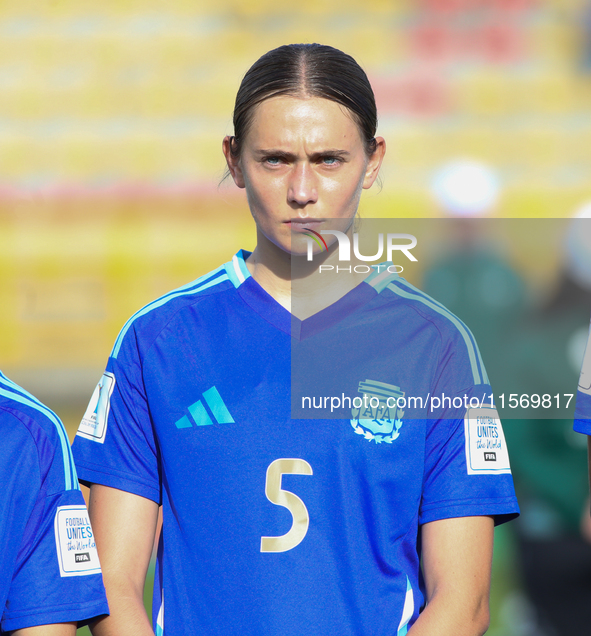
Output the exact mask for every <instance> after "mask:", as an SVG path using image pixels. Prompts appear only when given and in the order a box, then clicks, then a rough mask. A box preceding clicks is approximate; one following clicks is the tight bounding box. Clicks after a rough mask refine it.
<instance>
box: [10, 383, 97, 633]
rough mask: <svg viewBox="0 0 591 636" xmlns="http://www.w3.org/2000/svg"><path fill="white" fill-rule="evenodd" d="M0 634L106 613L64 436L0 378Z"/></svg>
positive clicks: (53, 419)
mask: <svg viewBox="0 0 591 636" xmlns="http://www.w3.org/2000/svg"><path fill="white" fill-rule="evenodd" d="M0 434H1V438H2V444H1V446H0V483H1V484H2V488H1V489H0V510H2V514H1V515H0V602H1V604H2V621H1V624H0V625H1V627H0V632H2V633H4V632H9V631H12V630H15V629H21V628H24V627H34V626H36V625H49V624H53V623H67V622H73V621H83V622H86V621H88V620H89V619H91V618H94V617H97V616H100V615H101V614H108V611H109V610H108V607H107V599H106V597H105V591H104V588H103V582H102V576H101V570H100V564H99V561H98V555H97V551H96V546H95V544H94V540H93V538H92V529H91V527H90V522H89V519H88V512H87V510H86V505H85V504H84V499H83V497H82V493H81V492H80V488H79V486H78V478H77V476H76V469H75V468H74V463H73V460H72V454H71V452H70V444H69V442H68V438H67V436H66V431H65V430H64V427H63V425H62V423H61V422H60V421H59V419H58V418H57V416H56V415H55V414H54V413H52V412H51V411H50V410H49V409H48V408H47V407H45V406H43V405H42V404H41V403H40V402H39V401H38V400H36V399H35V398H34V397H33V396H31V395H30V394H29V393H27V392H26V391H23V389H21V388H20V387H18V386H17V385H16V384H14V383H13V382H11V381H10V380H8V379H7V378H6V377H5V376H4V375H2V373H0Z"/></svg>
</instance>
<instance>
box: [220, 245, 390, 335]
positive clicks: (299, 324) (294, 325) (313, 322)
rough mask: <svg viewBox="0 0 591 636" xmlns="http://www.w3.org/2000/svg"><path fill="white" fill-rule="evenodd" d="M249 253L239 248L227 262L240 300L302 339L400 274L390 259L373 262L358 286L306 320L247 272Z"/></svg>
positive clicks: (345, 313)
mask: <svg viewBox="0 0 591 636" xmlns="http://www.w3.org/2000/svg"><path fill="white" fill-rule="evenodd" d="M250 254H251V252H248V251H246V250H240V251H238V252H237V253H236V254H235V255H234V256H233V257H232V260H231V261H229V262H228V263H226V273H227V274H228V278H229V279H230V280H231V281H232V283H233V284H234V286H235V287H236V288H237V289H238V293H239V294H240V296H242V298H243V300H244V301H245V302H246V303H247V304H248V305H249V306H250V307H251V308H252V309H253V310H254V311H256V313H258V314H259V315H260V316H261V317H262V318H263V319H264V320H266V321H267V322H269V323H271V324H273V325H274V326H275V327H277V328H278V329H280V330H281V331H283V332H285V333H287V334H288V335H290V336H292V337H293V338H296V339H297V340H303V339H304V338H308V337H310V336H312V335H314V334H317V333H320V332H321V331H324V330H325V329H328V328H329V327H332V326H333V325H335V324H336V323H338V322H340V321H341V320H344V319H345V318H346V317H347V316H349V315H351V314H352V313H353V312H355V311H356V310H358V309H360V308H361V307H363V306H364V305H365V304H367V303H368V302H370V301H371V300H372V299H373V298H375V297H376V296H377V295H378V294H380V293H381V292H382V291H383V290H384V289H386V287H387V286H388V285H389V284H390V283H392V282H393V281H394V280H397V279H398V278H399V276H398V274H396V273H393V272H391V271H388V268H389V267H390V266H392V263H390V262H386V263H380V264H378V265H374V266H372V267H373V270H374V271H373V272H372V273H371V274H370V275H369V276H368V277H367V278H366V279H365V280H364V281H363V282H362V283H360V284H359V285H357V287H355V288H354V289H352V290H351V291H350V292H348V293H347V294H345V295H344V296H343V297H342V298H339V300H337V301H336V302H335V303H333V304H332V305H330V306H329V307H326V308H325V309H323V310H322V311H319V312H318V313H317V314H314V315H313V316H310V317H309V318H306V319H305V320H300V319H299V318H296V317H295V316H292V314H290V313H289V312H288V311H287V310H286V309H285V308H284V307H282V306H281V305H280V304H279V303H278V302H277V301H276V300H275V299H274V298H273V297H272V296H271V295H270V294H269V293H267V292H266V291H265V290H264V289H263V288H262V287H261V286H260V285H259V284H258V283H257V282H256V281H255V280H254V278H253V277H252V276H251V275H250V272H249V271H248V268H247V267H246V260H247V258H248V257H249V256H250Z"/></svg>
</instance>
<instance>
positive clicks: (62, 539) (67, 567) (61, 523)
mask: <svg viewBox="0 0 591 636" xmlns="http://www.w3.org/2000/svg"><path fill="white" fill-rule="evenodd" d="M54 530H55V546H56V550H57V560H58V563H59V568H60V576H85V575H87V574H97V573H100V571H101V564H100V563H99V558H98V553H97V551H96V543H95V541H94V533H93V532H92V527H91V525H90V519H89V517H88V511H87V510H86V506H81V505H73V506H60V507H59V508H58V509H57V511H56V513H55V519H54Z"/></svg>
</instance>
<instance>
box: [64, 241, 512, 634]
mask: <svg viewBox="0 0 591 636" xmlns="http://www.w3.org/2000/svg"><path fill="white" fill-rule="evenodd" d="M246 256H247V254H245V253H239V254H237V255H236V256H235V257H234V258H233V260H232V261H231V262H229V263H227V264H226V265H224V266H222V267H220V268H219V269H217V270H215V271H213V272H211V273H210V274H207V275H206V276H203V277H202V278H200V279H198V280H197V281H195V282H194V283H191V284H189V285H187V286H185V287H183V288H181V289H179V290H176V291H173V292H171V293H169V294H167V295H166V296H163V297H162V298H160V299H158V300H156V301H154V302H153V303H151V304H149V305H147V306H146V307H145V308H144V309H142V310H141V311H139V312H138V313H137V314H136V315H135V316H133V317H132V318H131V319H130V320H129V321H128V322H127V324H126V325H125V326H124V327H123V329H122V331H121V333H120V334H119V337H118V338H117V340H116V342H115V346H114V348H113V351H112V353H111V357H110V358H109V362H108V365H107V369H106V372H105V374H104V376H103V378H102V379H101V381H100V383H99V385H98V387H97V389H96V391H95V393H94V395H93V398H92V400H91V402H90V405H89V407H88V410H87V412H86V414H85V417H84V419H83V421H82V423H81V424H80V428H79V430H78V434H77V436H76V440H75V443H74V447H73V448H74V454H75V457H76V461H77V466H78V470H79V473H80V476H81V478H82V480H83V481H85V482H88V483H100V484H105V485H107V486H111V487H113V488H118V489H121V490H125V491H129V492H132V493H135V494H137V495H141V496H143V497H147V498H149V499H152V500H153V501H155V502H157V503H160V504H162V506H163V516H164V522H163V535H162V537H161V539H160V546H159V552H158V564H157V568H156V570H157V572H156V582H155V591H154V617H153V618H154V625H155V630H156V634H165V635H166V636H180V635H181V634H182V635H184V634H187V633H194V634H208V635H213V634H219V635H220V636H231V635H233V634H236V635H238V634H239V635H240V636H265V635H269V636H271V635H272V636H276V635H277V634H281V636H296V635H297V636H299V635H301V634H303V633H306V634H317V635H319V636H320V635H322V636H328V635H335V636H336V635H338V636H353V635H354V636H363V635H368V636H369V635H371V636H385V635H388V636H391V635H400V636H402V635H403V634H406V632H407V630H408V629H409V628H410V626H411V625H412V624H413V622H414V621H415V620H416V618H417V616H418V614H419V611H420V610H421V609H422V607H423V605H424V602H425V597H424V590H423V585H422V579H421V575H420V566H419V561H420V528H421V525H422V524H424V523H427V522H430V521H435V520H438V519H444V518H449V517H460V516H472V515H494V516H495V517H496V519H497V521H504V520H507V519H509V518H511V517H512V516H515V514H516V513H517V511H518V508H517V502H516V500H515V495H514V490H513V484H512V479H511V475H510V469H509V463H508V457H507V450H506V448H505V443H504V438H503V434H502V429H501V426H500V423H499V421H498V419H497V418H496V413H495V412H494V409H492V408H490V393H491V390H490V387H489V386H488V381H487V379H486V372H485V370H484V367H483V365H482V361H481V360H480V356H479V353H478V350H477V348H476V346H475V343H474V341H473V339H472V336H471V334H470V332H469V331H468V330H467V329H466V328H465V326H464V325H463V324H462V323H461V322H460V321H458V320H457V318H455V317H454V316H452V315H451V314H449V312H447V311H446V310H445V309H444V308H442V307H441V306H440V305H438V304H437V303H435V302H434V301H432V300H431V299H429V298H428V297H426V296H425V295H423V294H421V293H420V292H419V291H417V290H416V289H414V288H413V287H412V286H410V285H408V284H407V283H406V282H405V281H404V280H403V279H401V278H398V277H397V276H395V275H394V276H392V275H389V274H387V273H384V272H382V273H378V272H375V274H372V275H371V276H370V277H369V278H368V279H367V280H366V281H365V282H363V283H361V284H360V285H359V286H358V287H357V288H355V289H354V290H353V291H351V292H350V293H349V294H347V295H346V296H345V297H343V298H342V299H341V300H339V301H337V302H336V303H335V304H334V305H331V306H330V307H328V308H327V309H325V310H324V311H322V312H320V313H319V314H316V315H315V316H312V317H311V318H308V319H306V320H304V321H299V320H297V319H295V318H293V317H292V315H291V314H290V313H289V312H287V311H286V310H285V309H284V308H283V307H281V306H280V305H279V304H278V303H277V302H276V301H275V300H273V298H271V296H269V295H268V294H267V293H266V292H265V291H264V290H263V289H262V288H261V287H260V285H258V283H257V282H256V281H255V280H254V279H253V278H252V277H251V276H250V275H249V272H248V269H247V268H246V265H245V262H244V259H245V258H246ZM364 334H366V335H367V334H372V337H371V338H370V339H369V340H368V341H367V342H369V343H370V344H368V345H367V346H363V343H364V340H363V338H364ZM325 341H326V342H327V341H331V342H337V343H338V344H339V347H340V348H339V352H340V354H339V359H338V360H334V359H333V360H332V361H330V360H326V358H325V357H323V355H322V354H323V351H324V349H323V346H324V343H325ZM292 343H295V344H296V345H297V344H298V343H305V344H306V347H307V352H308V353H309V352H312V353H314V352H316V355H315V356H312V362H311V365H310V377H318V379H319V382H320V381H323V378H322V377H320V376H321V375H322V376H331V372H332V375H334V376H335V377H342V378H343V382H344V383H346V384H347V387H346V389H344V391H345V392H349V395H350V396H357V398H358V401H357V405H359V404H360V403H361V404H362V403H363V401H364V400H365V401H366V402H368V404H369V406H365V407H363V410H361V409H360V408H352V409H350V411H349V412H348V414H347V415H346V416H344V417H342V418H341V419H332V418H331V417H330V415H328V416H327V417H325V418H324V419H318V418H317V417H318V416H317V415H316V417H315V418H310V417H309V416H308V415H307V414H306V415H304V416H302V417H301V418H300V419H294V418H292V406H293V405H292V400H291V395H290V394H291V393H292V388H293V387H292V379H293V374H294V373H296V374H299V371H298V370H296V369H292V357H293V356H292ZM371 343H373V344H371ZM296 350H297V351H299V350H298V349H296V348H294V349H293V352H294V355H296V356H297V355H299V353H297V354H296V353H295V352H296ZM304 353H305V354H306V352H304ZM306 355H307V354H306ZM306 355H304V358H303V359H300V360H299V362H300V363H301V364H304V365H305V364H306V363H305V359H306ZM370 359H373V362H371V363H370V362H368V360H370ZM302 368H303V367H300V368H299V370H300V371H301V370H302ZM319 370H320V371H319ZM341 370H346V373H344V374H343V375H340V372H341ZM304 371H305V368H304ZM304 375H305V374H304ZM301 379H302V382H301V383H299V384H298V382H296V383H295V384H296V385H298V386H299V387H301V386H304V387H309V386H311V385H310V383H309V382H307V381H306V379H305V378H301ZM329 384H330V383H329ZM325 385H326V383H325V382H323V386H325ZM294 386H295V385H294ZM343 386H344V385H343ZM297 388H298V387H295V388H294V390H296V389H297ZM298 390H299V389H298ZM305 390H307V388H306V389H305ZM428 393H431V395H436V394H437V395H438V396H439V397H442V396H443V395H445V396H447V397H449V398H450V405H449V406H446V407H443V406H441V408H437V417H431V415H430V412H429V411H428V407H427V403H425V405H424V407H423V411H422V412H421V410H420V409H419V407H417V406H416V405H415V406H414V407H413V408H410V409H406V410H408V413H409V414H411V411H412V417H409V418H407V416H406V415H405V413H404V411H405V408H402V403H401V402H400V401H399V402H398V404H395V403H394V402H392V401H391V400H390V404H388V405H387V402H388V397H390V398H393V399H394V400H397V399H398V398H400V397H401V396H406V397H411V396H414V397H416V396H423V397H426V396H427V394H428ZM302 397H305V396H302ZM372 398H374V399H373V402H372ZM453 398H457V400H456V402H455V403H454V402H453ZM469 399H473V400H474V403H473V404H472V405H470V408H471V409H472V410H471V411H470V414H469V416H468V417H465V415H466V400H469ZM298 404H300V402H298ZM454 404H455V405H454ZM300 406H301V404H300ZM347 406H348V405H347ZM399 406H400V408H399ZM372 409H373V411H372ZM388 409H389V410H388ZM413 409H414V410H413ZM312 415H314V414H312ZM129 532H130V533H131V534H133V533H134V532H136V527H135V524H134V521H133V519H130V520H129ZM164 597H165V598H166V603H164Z"/></svg>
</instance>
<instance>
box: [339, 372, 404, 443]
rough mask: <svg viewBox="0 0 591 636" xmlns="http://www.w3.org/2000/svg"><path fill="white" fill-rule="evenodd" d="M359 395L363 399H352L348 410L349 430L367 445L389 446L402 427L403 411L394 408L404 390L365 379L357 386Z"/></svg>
mask: <svg viewBox="0 0 591 636" xmlns="http://www.w3.org/2000/svg"><path fill="white" fill-rule="evenodd" d="M359 393H361V394H362V396H363V397H361V398H360V397H356V398H355V400H353V404H354V406H353V408H352V409H351V415H352V416H353V417H352V419H351V426H352V427H353V430H354V431H355V432H356V433H357V434H358V435H363V436H364V437H365V439H367V440H368V441H370V442H371V441H373V442H375V443H376V444H381V443H382V442H386V443H387V444H391V443H392V442H393V441H394V440H395V439H397V438H398V437H399V435H400V429H401V428H402V417H403V416H404V411H403V410H402V409H400V408H399V407H398V403H399V402H398V398H403V397H404V391H401V390H400V387H397V386H394V385H393V384H386V383H385V382H377V381H376V380H365V382H360V383H359ZM359 403H361V404H360V406H358V407H357V406H355V404H359Z"/></svg>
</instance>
